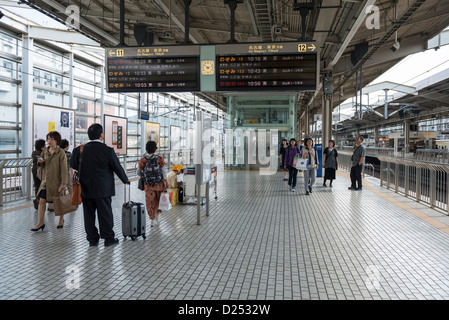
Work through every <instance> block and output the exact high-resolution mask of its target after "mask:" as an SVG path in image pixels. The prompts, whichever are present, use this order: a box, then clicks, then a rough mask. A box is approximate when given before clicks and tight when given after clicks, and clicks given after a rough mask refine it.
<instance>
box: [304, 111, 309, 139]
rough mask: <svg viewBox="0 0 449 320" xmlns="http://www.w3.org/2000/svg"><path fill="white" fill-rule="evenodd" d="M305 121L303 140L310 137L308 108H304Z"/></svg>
mask: <svg viewBox="0 0 449 320" xmlns="http://www.w3.org/2000/svg"><path fill="white" fill-rule="evenodd" d="M304 116H305V119H304V122H305V128H304V138H308V137H309V136H310V114H309V106H307V107H306V112H305V114H304Z"/></svg>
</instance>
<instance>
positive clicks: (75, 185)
mask: <svg viewBox="0 0 449 320" xmlns="http://www.w3.org/2000/svg"><path fill="white" fill-rule="evenodd" d="M83 149H84V145H81V147H80V152H81V153H80V164H79V166H78V171H74V172H73V178H72V181H73V182H72V195H71V199H72V204H73V205H75V206H79V205H80V204H81V203H82V202H83V199H82V197H81V183H80V174H81V162H82V155H83Z"/></svg>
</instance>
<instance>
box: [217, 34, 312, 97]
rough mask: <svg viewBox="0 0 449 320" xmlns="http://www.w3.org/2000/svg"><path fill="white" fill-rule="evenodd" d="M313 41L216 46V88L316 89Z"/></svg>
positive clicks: (252, 89)
mask: <svg viewBox="0 0 449 320" xmlns="http://www.w3.org/2000/svg"><path fill="white" fill-rule="evenodd" d="M317 59H318V56H317V48H316V46H315V44H314V43H313V42H278V43H276V42H274V43H258V44H224V45H217V46H216V91H262V90H276V91H298V90H316V88H317V79H318V60H317Z"/></svg>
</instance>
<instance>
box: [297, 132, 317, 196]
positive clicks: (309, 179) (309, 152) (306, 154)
mask: <svg viewBox="0 0 449 320" xmlns="http://www.w3.org/2000/svg"><path fill="white" fill-rule="evenodd" d="M301 151H302V158H304V159H308V160H309V162H308V165H307V169H305V170H304V188H305V191H306V195H309V193H312V187H313V185H314V183H315V175H316V170H318V156H317V152H316V150H315V147H314V146H313V140H312V139H311V138H306V139H305V140H304V147H303V148H302V150H301Z"/></svg>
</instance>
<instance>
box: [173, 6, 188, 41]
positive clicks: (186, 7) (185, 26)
mask: <svg viewBox="0 0 449 320" xmlns="http://www.w3.org/2000/svg"><path fill="white" fill-rule="evenodd" d="M191 3H192V0H184V44H189V34H190V26H189V15H190V4H191ZM170 17H171V12H170Z"/></svg>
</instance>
